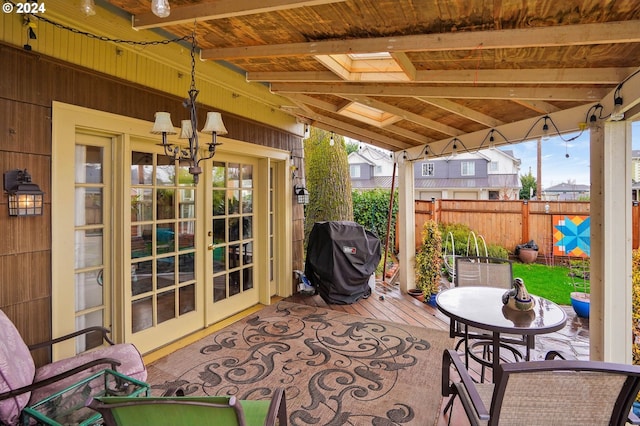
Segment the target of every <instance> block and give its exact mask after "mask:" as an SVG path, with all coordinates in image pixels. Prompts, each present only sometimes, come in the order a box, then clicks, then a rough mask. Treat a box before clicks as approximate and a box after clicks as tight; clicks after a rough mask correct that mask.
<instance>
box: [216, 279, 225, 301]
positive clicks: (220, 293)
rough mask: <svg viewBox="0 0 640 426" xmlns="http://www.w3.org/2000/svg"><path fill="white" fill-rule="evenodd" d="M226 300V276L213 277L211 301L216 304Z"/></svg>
mask: <svg viewBox="0 0 640 426" xmlns="http://www.w3.org/2000/svg"><path fill="white" fill-rule="evenodd" d="M226 298H227V275H226V274H223V275H218V276H215V277H213V301H214V302H218V301H220V300H224V299H226Z"/></svg>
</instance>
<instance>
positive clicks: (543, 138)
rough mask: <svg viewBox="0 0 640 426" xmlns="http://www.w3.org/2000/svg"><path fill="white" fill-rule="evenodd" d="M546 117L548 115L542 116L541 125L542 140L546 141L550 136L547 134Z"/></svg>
mask: <svg viewBox="0 0 640 426" xmlns="http://www.w3.org/2000/svg"><path fill="white" fill-rule="evenodd" d="M548 118H549V117H548V116H545V117H544V124H543V125H542V142H546V141H548V140H549V138H550V136H549V124H547V119H548Z"/></svg>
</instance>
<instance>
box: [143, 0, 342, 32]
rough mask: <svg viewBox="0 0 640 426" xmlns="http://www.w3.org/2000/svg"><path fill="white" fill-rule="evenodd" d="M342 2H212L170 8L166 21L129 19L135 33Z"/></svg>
mask: <svg viewBox="0 0 640 426" xmlns="http://www.w3.org/2000/svg"><path fill="white" fill-rule="evenodd" d="M344 1H346V0H243V1H237V0H216V1H211V2H204V3H198V4H189V5H184V6H174V7H172V8H171V15H170V17H169V18H159V17H157V16H156V15H154V14H153V13H152V12H147V13H144V14H140V15H134V16H133V17H132V25H133V28H134V29H136V30H142V29H148V28H159V27H166V26H169V25H177V24H192V23H193V22H196V21H213V20H216V19H224V18H232V17H234V16H245V15H255V14H258V13H268V12H273V11H277V10H286V9H294V8H297V7H309V6H318V5H323V4H330V3H341V2H344Z"/></svg>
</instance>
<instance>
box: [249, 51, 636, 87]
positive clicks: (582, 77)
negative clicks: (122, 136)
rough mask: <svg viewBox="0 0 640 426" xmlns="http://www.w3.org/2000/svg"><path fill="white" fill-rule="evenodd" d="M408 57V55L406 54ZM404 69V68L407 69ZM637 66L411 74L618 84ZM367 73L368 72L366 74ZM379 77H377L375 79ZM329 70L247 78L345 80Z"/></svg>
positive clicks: (420, 78) (453, 79)
mask: <svg viewBox="0 0 640 426" xmlns="http://www.w3.org/2000/svg"><path fill="white" fill-rule="evenodd" d="M404 56H405V57H406V55H404ZM403 69H404V68H403ZM633 71H635V68H564V69H563V68H553V69H544V68H538V69H516V70H507V69H500V70H438V71H415V68H414V69H413V73H412V74H411V75H410V74H409V73H410V72H411V70H409V71H408V72H407V71H406V70H405V73H407V75H408V76H409V78H412V81H413V82H414V83H433V84H452V83H455V84H514V83H515V84H607V85H612V84H618V83H619V82H621V81H622V80H624V79H625V77H627V76H628V75H629V74H631V73H632V72H633ZM362 74H367V73H362ZM373 74H375V75H374V76H372V77H366V76H363V77H362V78H361V80H360V81H365V80H366V81H367V82H375V81H377V82H383V83H384V82H386V83H390V82H392V80H390V79H385V78H384V77H385V73H373ZM374 78H375V80H374ZM344 80H345V79H343V78H340V77H339V76H338V75H336V74H335V73H333V72H329V71H300V72H296V71H293V72H286V71H285V72H248V73H247V81H268V82H276V81H278V82H280V81H282V82H285V81H290V82H297V81H310V82H327V83H332V82H338V81H344Z"/></svg>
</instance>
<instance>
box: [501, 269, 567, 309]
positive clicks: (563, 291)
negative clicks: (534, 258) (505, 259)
mask: <svg viewBox="0 0 640 426" xmlns="http://www.w3.org/2000/svg"><path fill="white" fill-rule="evenodd" d="M513 276H514V278H515V277H520V278H522V279H523V280H524V285H525V286H526V287H527V291H529V293H531V294H535V295H536V296H541V297H544V298H545V299H548V300H551V301H552V302H555V303H557V304H559V305H570V304H571V299H570V298H569V294H570V293H571V292H572V291H574V289H573V284H571V277H569V268H565V267H563V266H546V265H539V264H535V263H531V264H524V263H517V262H514V263H513Z"/></svg>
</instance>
